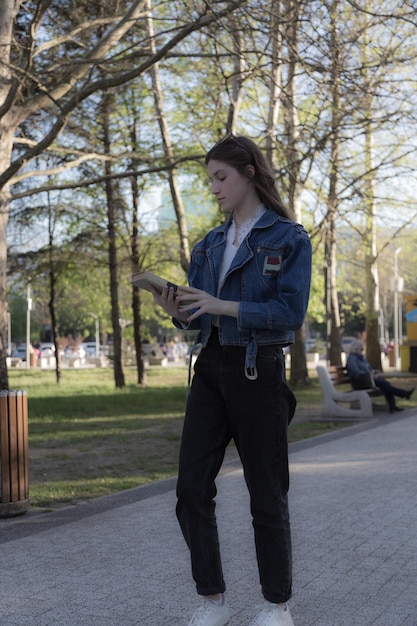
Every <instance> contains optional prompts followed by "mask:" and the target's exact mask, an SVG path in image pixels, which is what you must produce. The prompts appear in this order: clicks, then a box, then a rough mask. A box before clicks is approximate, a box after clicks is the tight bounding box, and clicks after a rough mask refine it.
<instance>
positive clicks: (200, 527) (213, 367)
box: [177, 330, 295, 603]
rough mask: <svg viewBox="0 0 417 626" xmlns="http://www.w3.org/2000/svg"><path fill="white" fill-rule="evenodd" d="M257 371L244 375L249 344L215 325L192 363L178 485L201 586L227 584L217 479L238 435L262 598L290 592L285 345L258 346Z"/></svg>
mask: <svg viewBox="0 0 417 626" xmlns="http://www.w3.org/2000/svg"><path fill="white" fill-rule="evenodd" d="M257 370H258V378H257V379H256V380H248V379H247V378H246V376H245V348H244V347H229V346H227V347H226V346H225V347H222V346H220V344H219V341H218V337H217V332H216V331H215V330H213V333H212V335H211V336H210V340H209V343H208V345H207V347H206V348H204V349H203V350H202V351H201V353H200V355H199V357H198V359H197V361H196V364H195V374H194V378H193V382H192V385H191V390H190V395H189V398H188V402H187V410H186V415H185V421H184V428H183V435H182V442H181V451H180V461H179V475H178V484H177V497H178V503H177V517H178V520H179V523H180V526H181V529H182V532H183V534H184V537H185V540H186V542H187V545H188V547H189V549H190V553H191V565H192V573H193V577H194V580H195V582H196V587H197V592H198V593H199V594H201V595H212V594H216V593H222V592H224V591H225V583H224V579H223V572H222V564H221V557H220V547H219V540H218V533H217V524H216V517H215V501H214V498H215V496H216V493H217V491H216V486H215V479H216V476H217V474H218V472H219V469H220V467H221V464H222V461H223V458H224V454H225V449H226V447H227V445H228V443H229V442H230V440H231V438H233V439H234V441H235V444H236V447H237V450H238V452H239V455H240V459H241V461H242V465H243V471H244V476H245V480H246V484H247V487H248V490H249V494H250V502H251V513H252V523H253V528H254V533H255V546H256V555H257V561H258V568H259V575H260V582H261V585H262V592H263V595H264V597H265V598H266V599H267V600H269V601H271V602H276V603H278V602H285V601H286V600H288V599H289V598H290V596H291V570H292V559H291V533H290V521H289V513H288V502H287V493H288V486H289V475H288V439H287V428H288V423H289V421H290V420H291V418H292V416H293V414H294V410H295V398H294V396H293V394H292V392H291V391H290V389H289V388H288V386H287V384H286V381H285V361H284V355H283V352H282V348H281V346H259V348H258V356H257Z"/></svg>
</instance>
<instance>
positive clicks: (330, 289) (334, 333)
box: [325, 0, 342, 365]
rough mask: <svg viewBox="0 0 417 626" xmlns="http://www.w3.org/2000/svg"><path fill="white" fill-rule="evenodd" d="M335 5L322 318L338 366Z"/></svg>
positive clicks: (330, 357)
mask: <svg viewBox="0 0 417 626" xmlns="http://www.w3.org/2000/svg"><path fill="white" fill-rule="evenodd" d="M337 5H338V0H336V2H333V4H332V7H331V24H332V28H331V44H330V53H331V56H332V58H331V91H332V105H331V111H332V121H331V131H332V132H331V139H330V143H331V146H330V151H331V152H330V175H329V194H328V198H327V216H326V235H325V255H326V281H325V282H326V285H325V293H326V317H327V321H328V328H327V358H328V360H329V361H330V365H341V364H342V353H341V337H340V335H341V332H340V331H341V328H340V311H339V298H338V294H337V281H336V275H337V258H336V252H337V240H336V237H337V235H336V213H337V188H338V182H339V165H340V163H339V159H340V59H339V47H338V41H337V23H336V20H337Z"/></svg>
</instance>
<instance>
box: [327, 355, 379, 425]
mask: <svg viewBox="0 0 417 626" xmlns="http://www.w3.org/2000/svg"><path fill="white" fill-rule="evenodd" d="M317 374H318V377H319V382H320V385H321V389H322V392H323V396H324V402H323V407H322V412H321V414H322V416H323V417H353V418H370V417H372V415H373V407H372V400H371V398H372V397H377V396H383V395H384V394H383V393H382V391H380V389H376V388H374V387H373V388H370V389H352V387H351V384H350V380H349V376H348V374H347V371H346V368H345V367H343V366H336V365H331V366H330V367H327V368H326V367H323V366H322V365H318V366H317ZM342 386H345V387H346V386H348V388H347V389H345V390H341V391H339V390H338V389H336V387H342Z"/></svg>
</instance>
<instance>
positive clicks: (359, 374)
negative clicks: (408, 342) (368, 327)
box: [346, 339, 415, 413]
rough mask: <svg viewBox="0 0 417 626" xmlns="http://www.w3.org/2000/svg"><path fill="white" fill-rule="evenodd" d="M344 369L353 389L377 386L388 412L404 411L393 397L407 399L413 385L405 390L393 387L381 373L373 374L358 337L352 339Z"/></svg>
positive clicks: (409, 396)
mask: <svg viewBox="0 0 417 626" xmlns="http://www.w3.org/2000/svg"><path fill="white" fill-rule="evenodd" d="M346 370H347V373H348V375H349V378H350V382H351V385H352V387H353V388H354V389H369V388H371V387H378V389H380V390H381V391H382V392H383V394H384V395H385V398H386V400H387V404H388V406H389V410H390V413H395V411H404V408H403V407H399V406H398V405H397V403H396V401H395V397H396V396H398V397H399V398H406V399H407V400H409V399H410V398H411V395H412V393H413V391H414V389H415V388H414V387H412V389H409V390H408V391H406V390H405V389H400V388H399V387H394V386H393V385H391V383H390V382H388V380H385V378H383V377H382V376H381V375H379V374H375V373H374V371H373V369H372V367H371V365H370V364H369V363H368V361H367V360H366V359H365V356H364V345H363V343H362V341H360V340H359V339H358V340H356V341H353V342H352V344H351V346H350V350H349V356H348V358H347V361H346Z"/></svg>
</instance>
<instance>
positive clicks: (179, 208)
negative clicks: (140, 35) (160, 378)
mask: <svg viewBox="0 0 417 626" xmlns="http://www.w3.org/2000/svg"><path fill="white" fill-rule="evenodd" d="M146 4H147V11H148V12H147V19H146V25H147V32H148V35H149V46H150V49H151V54H155V53H156V46H155V39H154V30H153V21H152V2H151V0H147V1H146ZM150 73H151V77H152V87H153V95H154V102H155V108H156V114H157V118H158V123H159V129H160V131H161V138H162V144H163V147H164V153H165V158H166V160H167V164H168V165H169V166H170V168H169V170H168V182H169V188H170V191H171V198H172V203H173V205H174V211H175V217H176V220H177V227H178V234H179V238H180V258H181V267H182V268H183V270H184V272H185V273H187V272H188V268H189V266H190V245H189V241H188V228H187V220H186V217H185V210H184V204H183V202H182V198H181V193H180V190H179V186H178V181H177V176H176V172H175V169H174V167H173V165H174V161H175V158H174V151H173V149H172V143H171V137H170V134H169V130H168V125H167V122H166V119H165V115H164V100H163V94H162V87H161V82H160V79H159V66H158V63H155V64H154V65H153V66H152V68H151V72H150Z"/></svg>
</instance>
